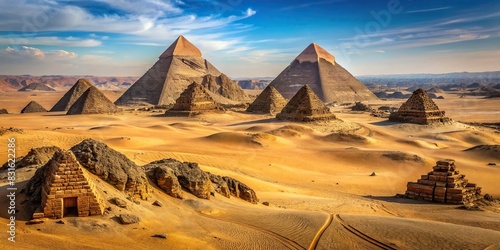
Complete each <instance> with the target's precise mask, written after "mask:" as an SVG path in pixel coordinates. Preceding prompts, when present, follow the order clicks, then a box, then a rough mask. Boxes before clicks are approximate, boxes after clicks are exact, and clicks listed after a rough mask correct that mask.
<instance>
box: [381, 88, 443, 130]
mask: <svg viewBox="0 0 500 250" xmlns="http://www.w3.org/2000/svg"><path fill="white" fill-rule="evenodd" d="M444 114H445V112H444V111H440V110H439V108H438V106H437V105H436V103H434V101H433V100H432V99H431V98H430V97H429V95H427V92H426V91H425V90H423V89H417V90H415V91H414V92H413V95H412V96H411V97H410V98H409V99H408V100H407V101H406V102H405V103H403V105H401V107H400V108H399V110H398V111H397V112H394V113H392V114H391V115H390V116H389V120H390V121H394V122H408V123H416V124H435V123H445V122H449V121H450V118H448V117H445V116H444Z"/></svg>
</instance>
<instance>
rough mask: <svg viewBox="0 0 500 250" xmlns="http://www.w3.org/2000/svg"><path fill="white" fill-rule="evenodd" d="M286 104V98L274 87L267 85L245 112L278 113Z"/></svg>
mask: <svg viewBox="0 0 500 250" xmlns="http://www.w3.org/2000/svg"><path fill="white" fill-rule="evenodd" d="M285 105H286V99H285V98H283V96H282V95H281V94H280V92H278V90H276V88H274V87H273V86H267V87H266V89H264V91H262V93H260V95H259V96H257V98H256V99H255V101H253V102H252V104H250V106H248V108H247V112H255V113H266V114H274V113H279V112H280V111H281V110H282V109H283V107H285Z"/></svg>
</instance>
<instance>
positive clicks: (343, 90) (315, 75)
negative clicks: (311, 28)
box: [270, 43, 378, 103]
mask: <svg viewBox="0 0 500 250" xmlns="http://www.w3.org/2000/svg"><path fill="white" fill-rule="evenodd" d="M304 84H306V85H308V86H309V87H311V89H312V90H313V91H314V93H316V95H318V97H319V98H320V99H321V100H322V101H324V102H327V103H332V102H359V101H370V100H378V98H377V97H376V96H375V95H374V94H373V93H372V92H371V91H370V90H369V89H368V88H367V87H366V86H365V85H363V84H362V83H361V82H360V81H358V80H357V79H356V78H355V77H354V76H353V75H351V74H350V73H349V72H348V71H347V70H345V69H344V68H343V67H342V66H340V65H339V64H338V63H337V62H336V61H335V57H334V56H333V55H331V54H330V53H328V51H326V50H324V49H323V48H321V47H320V46H319V45H317V44H315V43H311V44H310V45H309V46H308V47H307V48H306V49H305V50H304V51H302V53H300V55H299V56H297V57H296V58H295V60H293V61H292V63H290V65H289V66H288V67H287V68H285V69H284V70H283V71H282V72H281V73H280V74H279V75H278V76H277V77H276V79H274V80H273V81H272V82H271V83H270V85H271V86H273V87H275V88H276V89H277V90H278V91H279V92H280V93H281V94H282V95H283V97H285V98H287V99H290V98H291V97H292V96H294V95H295V93H297V91H298V90H299V89H300V88H301V87H302V85H304Z"/></svg>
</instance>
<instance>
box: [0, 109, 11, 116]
mask: <svg viewBox="0 0 500 250" xmlns="http://www.w3.org/2000/svg"><path fill="white" fill-rule="evenodd" d="M6 114H9V111H7V109H0V115H6Z"/></svg>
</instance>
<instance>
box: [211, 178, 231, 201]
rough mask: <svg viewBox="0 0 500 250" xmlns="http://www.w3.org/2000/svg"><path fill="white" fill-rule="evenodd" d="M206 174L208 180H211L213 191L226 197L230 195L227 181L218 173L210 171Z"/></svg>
mask: <svg viewBox="0 0 500 250" xmlns="http://www.w3.org/2000/svg"><path fill="white" fill-rule="evenodd" d="M208 174H209V176H210V181H211V182H212V186H213V188H214V191H215V192H217V193H218V194H220V195H222V196H224V197H226V198H229V197H231V191H230V190H229V187H228V186H227V182H226V181H225V180H224V179H223V178H222V177H221V176H220V175H215V174H211V173H208Z"/></svg>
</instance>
